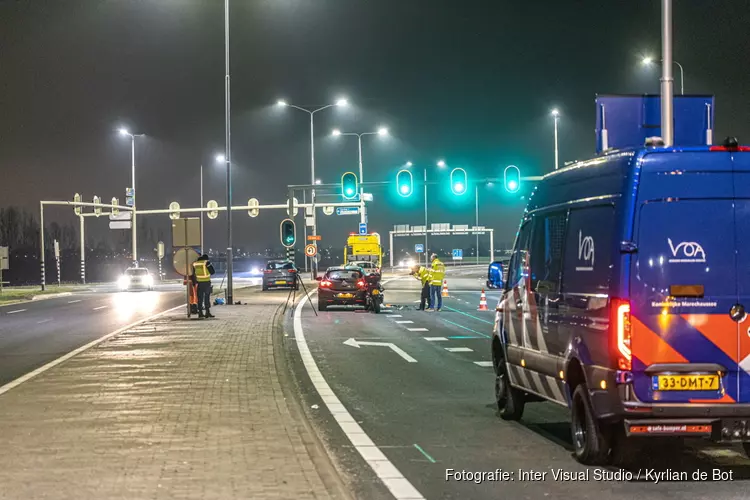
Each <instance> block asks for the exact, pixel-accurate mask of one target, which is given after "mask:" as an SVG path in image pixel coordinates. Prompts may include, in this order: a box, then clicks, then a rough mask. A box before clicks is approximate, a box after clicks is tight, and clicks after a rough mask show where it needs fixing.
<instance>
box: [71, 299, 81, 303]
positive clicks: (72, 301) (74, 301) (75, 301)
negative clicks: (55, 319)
mask: <svg viewBox="0 0 750 500" xmlns="http://www.w3.org/2000/svg"><path fill="white" fill-rule="evenodd" d="M80 301H81V299H78V300H69V301H68V304H75V303H77V302H80Z"/></svg>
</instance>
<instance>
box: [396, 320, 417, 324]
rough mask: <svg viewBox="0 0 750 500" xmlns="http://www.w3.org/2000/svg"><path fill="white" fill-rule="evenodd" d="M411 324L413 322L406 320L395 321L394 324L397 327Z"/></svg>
mask: <svg viewBox="0 0 750 500" xmlns="http://www.w3.org/2000/svg"><path fill="white" fill-rule="evenodd" d="M412 323H414V322H413V321H410V320H406V321H396V324H397V325H410V324H412Z"/></svg>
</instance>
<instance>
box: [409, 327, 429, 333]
mask: <svg viewBox="0 0 750 500" xmlns="http://www.w3.org/2000/svg"><path fill="white" fill-rule="evenodd" d="M407 330H409V331H410V332H429V330H428V329H427V328H407Z"/></svg>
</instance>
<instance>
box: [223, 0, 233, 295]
mask: <svg viewBox="0 0 750 500" xmlns="http://www.w3.org/2000/svg"><path fill="white" fill-rule="evenodd" d="M224 69H225V72H226V76H225V87H224V101H225V109H224V117H225V123H224V127H225V132H226V134H225V140H226V152H225V156H226V160H227V206H228V207H231V206H232V134H231V127H230V113H231V111H230V109H231V108H230V95H229V91H230V80H229V0H224ZM232 246H233V245H232V211H231V210H227V289H226V299H227V300H226V303H227V305H232V304H233V303H234V302H233V300H232Z"/></svg>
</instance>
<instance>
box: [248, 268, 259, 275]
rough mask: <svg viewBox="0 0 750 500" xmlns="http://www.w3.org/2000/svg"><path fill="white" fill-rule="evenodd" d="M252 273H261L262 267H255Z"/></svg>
mask: <svg viewBox="0 0 750 500" xmlns="http://www.w3.org/2000/svg"><path fill="white" fill-rule="evenodd" d="M250 274H260V268H258V267H254V268H253V270H252V271H250Z"/></svg>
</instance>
